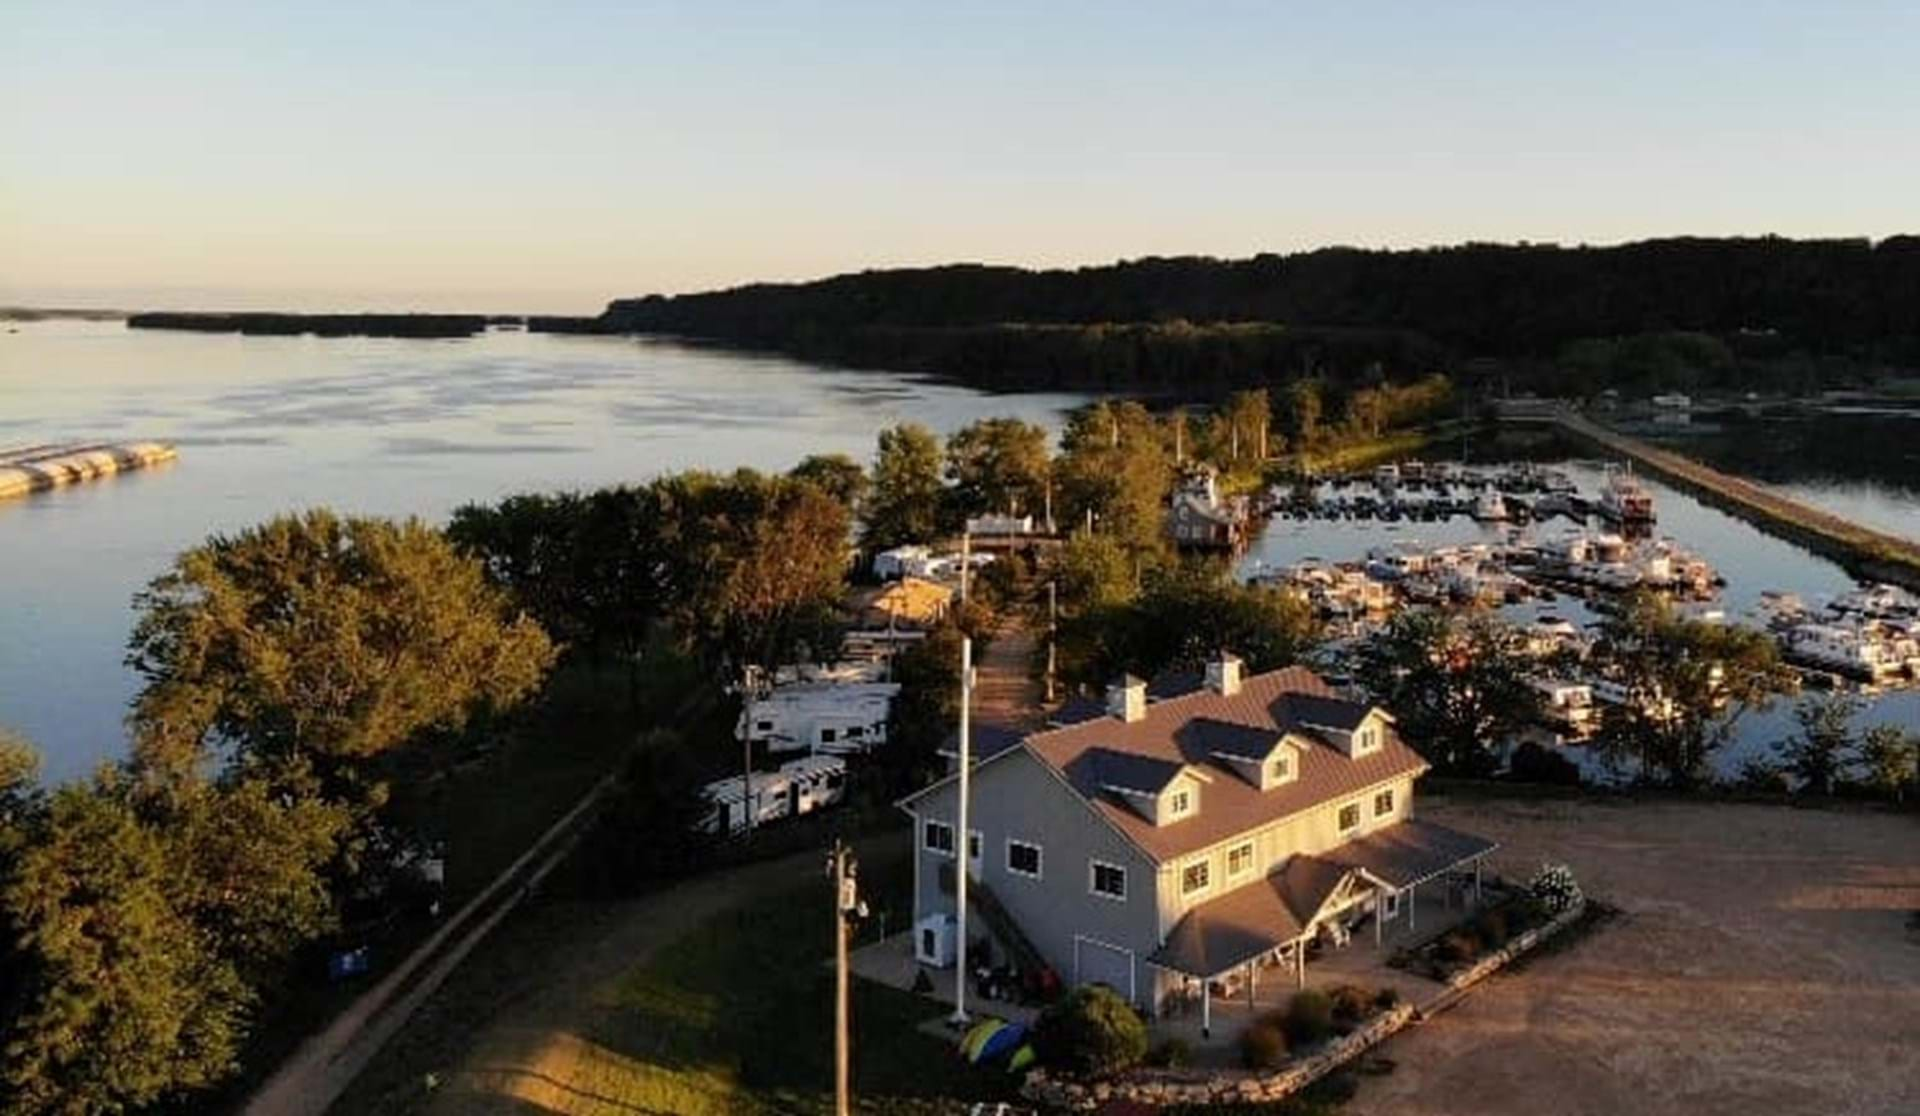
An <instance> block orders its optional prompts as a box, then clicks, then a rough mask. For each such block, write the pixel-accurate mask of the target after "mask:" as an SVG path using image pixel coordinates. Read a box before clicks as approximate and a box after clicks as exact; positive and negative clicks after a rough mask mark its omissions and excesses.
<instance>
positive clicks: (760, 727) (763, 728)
mask: <svg viewBox="0 0 1920 1116" xmlns="http://www.w3.org/2000/svg"><path fill="white" fill-rule="evenodd" d="M753 727H754V731H756V732H772V731H773V722H772V721H755V722H754V723H753Z"/></svg>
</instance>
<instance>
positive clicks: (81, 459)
mask: <svg viewBox="0 0 1920 1116" xmlns="http://www.w3.org/2000/svg"><path fill="white" fill-rule="evenodd" d="M178 456H179V453H178V452H177V451H176V450H175V449H174V448H173V447H172V446H170V445H168V444H166V443H165V442H66V443H59V444H49V445H38V446H21V447H19V448H17V449H6V450H0V500H5V499H9V498H12V497H15V496H26V495H28V494H30V493H34V492H44V491H46V490H48V489H50V488H61V487H64V486H66V485H69V484H78V483H80V482H81V481H90V480H95V479H97V478H100V477H110V476H112V475H114V474H115V473H125V472H130V471H132V470H134V469H146V468H149V467H151V466H154V465H163V464H165V463H167V462H169V461H172V460H173V459H174V458H176V457H178Z"/></svg>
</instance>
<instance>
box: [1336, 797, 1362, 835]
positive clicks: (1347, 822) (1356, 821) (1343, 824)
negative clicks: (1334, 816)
mask: <svg viewBox="0 0 1920 1116" xmlns="http://www.w3.org/2000/svg"><path fill="white" fill-rule="evenodd" d="M1358 828H1360V804H1359V803H1358V802H1349V803H1347V804H1346V805H1345V806H1342V807H1340V832H1342V833H1346V832H1348V831H1350V830H1355V829H1358Z"/></svg>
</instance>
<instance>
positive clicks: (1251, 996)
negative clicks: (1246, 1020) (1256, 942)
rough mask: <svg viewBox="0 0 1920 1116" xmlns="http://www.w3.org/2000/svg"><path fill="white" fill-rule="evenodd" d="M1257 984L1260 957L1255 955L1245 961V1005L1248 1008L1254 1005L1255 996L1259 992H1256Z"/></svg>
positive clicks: (1258, 981) (1258, 984) (1258, 980)
mask: <svg viewBox="0 0 1920 1116" xmlns="http://www.w3.org/2000/svg"><path fill="white" fill-rule="evenodd" d="M1259 986H1260V959H1259V958H1258V957H1256V958H1254V959H1253V960H1251V961H1249V962H1247V1007H1248V1008H1249V1009H1251V1008H1253V1007H1255V1006H1256V1003H1257V1001H1256V999H1255V997H1256V996H1257V995H1258V994H1259V993H1258V989H1259Z"/></svg>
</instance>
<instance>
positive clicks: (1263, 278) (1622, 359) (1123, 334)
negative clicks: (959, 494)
mask: <svg viewBox="0 0 1920 1116" xmlns="http://www.w3.org/2000/svg"><path fill="white" fill-rule="evenodd" d="M530 327H531V328H533V329H536V330H548V331H553V332H562V331H565V332H608V333H655V334H670V335H676V336H681V337H688V338H699V339H705V340H711V341H716V342H721V343H725V344H730V345H740V346H747V347H754V348H765V349H774V350H780V351H784V352H788V353H792V354H794V355H796V356H802V357H807V358H811V359H818V360H829V361H834V362H839V363H844V364H851V365H856V366H866V367H886V368H895V369H902V370H910V371H921V372H929V373H934V374H938V375H942V376H946V377H950V378H953V379H956V380H960V381H962V382H966V383H971V384H976V385H978V386H982V387H990V388H997V389H1002V390H1006V389H1046V388H1078V389H1089V388H1094V389H1104V388H1136V389H1196V390H1202V391H1205V390H1213V389H1222V388H1233V387H1246V386H1258V385H1261V384H1270V383H1280V382H1285V381H1287V380H1291V379H1295V378H1300V377H1309V378H1321V379H1327V380H1332V381H1336V382H1338V381H1361V382H1378V381H1380V380H1383V379H1386V380H1403V379H1409V378H1414V377H1418V376H1423V375H1426V374H1429V373H1433V372H1436V371H1449V372H1457V370H1459V369H1461V368H1462V367H1463V366H1467V367H1471V368H1474V369H1477V371H1478V372H1479V373H1481V374H1482V375H1484V376H1485V377H1487V378H1488V379H1489V380H1492V379H1496V378H1497V379H1498V381H1499V382H1500V384H1501V386H1502V387H1504V388H1508V389H1511V390H1523V389H1529V388H1531V389H1534V390H1541V391H1548V392H1554V393H1563V392H1568V391H1575V392H1578V391H1581V390H1583V389H1584V390H1598V389H1599V388H1600V387H1606V386H1612V387H1619V388H1621V389H1622V390H1627V391H1657V390H1664V389H1668V388H1682V389H1686V388H1748V389H1778V390H1805V389H1807V388H1810V387H1813V386H1823V385H1830V384H1834V383H1853V382H1863V381H1867V380H1871V379H1873V378H1874V377H1876V376H1878V375H1881V374H1885V373H1888V372H1895V371H1900V370H1910V369H1912V368H1914V367H1920V237H1914V236H1899V237H1891V238H1888V239H1886V240H1882V241H1880V242H1878V243H1874V242H1870V241H1868V240H1865V239H1835V240H1789V239H1784V238H1778V237H1761V238H1727V239H1705V238H1679V239H1670V240H1649V241H1641V242H1636V243H1631V244H1623V245H1617V246H1610V247H1575V248H1565V247H1559V246H1554V245H1528V244H1519V245H1497V244H1468V245H1462V246H1458V247H1447V248H1429V249H1418V250H1409V251H1375V250H1363V249H1355V248H1323V249H1319V250H1315V251H1311V252H1303V253H1297V254H1293V255H1272V254H1264V255H1258V256H1254V257H1251V258H1248V259H1241V260H1221V259H1213V258H1206V257H1182V258H1149V259H1141V260H1134V261H1127V262H1122V263H1117V264H1113V265H1108V266H1102V267H1086V268H1078V269H1073V270H1051V271H1034V270H1027V269H1023V268H1014V267H992V266H984V265H977V264H955V265H949V266H943V267H930V268H914V269H898V270H888V271H867V272H861V273H858V274H848V275H839V276H834V277H831V278H827V279H822V280H818V281H815V282H807V283H787V284H776V283H756V284H750V285H747V286H741V287H736V288H731V289H728V290H719V291H709V292H702V293H696V294H686V295H675V296H661V295H649V296H647V297H644V298H628V299H617V300H615V301H613V302H612V303H610V304H609V305H608V307H607V309H606V311H605V312H604V313H602V314H601V315H600V316H599V317H598V318H576V319H534V320H533V321H532V322H531V323H530Z"/></svg>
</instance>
